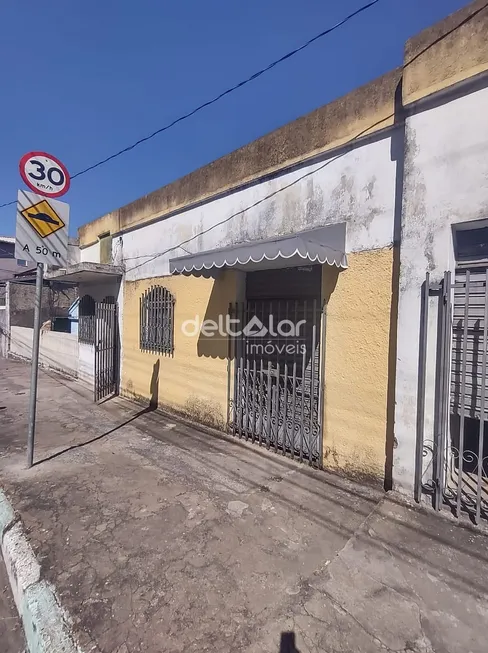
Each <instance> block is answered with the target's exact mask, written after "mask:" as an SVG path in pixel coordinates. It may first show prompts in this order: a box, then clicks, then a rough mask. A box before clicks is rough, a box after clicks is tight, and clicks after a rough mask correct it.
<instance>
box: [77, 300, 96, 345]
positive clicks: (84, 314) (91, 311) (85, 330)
mask: <svg viewBox="0 0 488 653" xmlns="http://www.w3.org/2000/svg"><path fill="white" fill-rule="evenodd" d="M78 340H79V341H80V342H84V343H86V344H88V345H94V344H95V300H94V299H93V297H92V296H91V295H83V297H82V298H81V299H80V303H79V306H78Z"/></svg>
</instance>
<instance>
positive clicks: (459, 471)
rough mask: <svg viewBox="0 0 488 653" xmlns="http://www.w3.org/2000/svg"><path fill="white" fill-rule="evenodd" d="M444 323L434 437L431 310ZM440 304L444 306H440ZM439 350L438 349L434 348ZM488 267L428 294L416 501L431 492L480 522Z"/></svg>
mask: <svg viewBox="0 0 488 653" xmlns="http://www.w3.org/2000/svg"><path fill="white" fill-rule="evenodd" d="M433 302H434V306H433V308H434V311H435V314H434V317H437V334H436V336H437V337H436V339H435V349H436V365H435V388H434V391H435V392H434V399H433V405H434V415H433V430H432V435H430V433H429V432H428V430H427V429H426V422H427V420H426V397H428V395H429V393H428V388H426V378H427V368H428V360H429V356H428V342H429V341H431V338H430V337H429V311H430V310H431V309H432V303H433ZM436 304H437V305H436ZM431 346H432V344H431ZM487 347H488V292H487V268H486V267H478V268H472V269H460V270H457V271H456V273H455V276H454V280H453V279H452V275H451V273H450V272H446V273H445V274H444V278H443V280H442V282H441V283H439V284H432V283H430V279H429V275H428V274H427V278H426V281H425V284H424V286H423V289H422V311H421V329H420V357H419V387H418V412H417V457H416V488H415V492H416V498H417V500H420V498H421V495H422V494H430V495H431V497H432V502H433V505H434V507H435V508H436V509H437V510H440V509H441V507H442V506H443V505H444V506H448V507H450V508H451V510H452V512H453V513H454V514H455V515H456V516H458V517H459V515H460V514H461V512H466V513H468V514H469V515H470V517H471V518H472V519H473V521H474V522H475V523H478V522H479V521H480V519H481V518H487V517H488V451H487V444H488V432H487V433H486V436H487V437H485V429H486V428H487V422H488V392H487V387H486V373H487Z"/></svg>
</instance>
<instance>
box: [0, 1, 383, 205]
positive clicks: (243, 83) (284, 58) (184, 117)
mask: <svg viewBox="0 0 488 653" xmlns="http://www.w3.org/2000/svg"><path fill="white" fill-rule="evenodd" d="M379 2H381V0H371V2H368V3H367V4H365V5H363V6H362V7H360V8H359V9H356V11H353V12H352V13H350V14H349V15H348V16H346V17H345V18H343V19H342V20H340V21H339V22H338V23H336V24H335V25H333V26H332V27H328V28H327V29H325V30H323V31H322V32H320V33H319V34H316V35H315V36H313V37H312V38H310V39H309V40H308V41H306V42H305V43H303V44H302V45H300V46H299V47H297V48H295V49H294V50H291V51H290V52H287V53H286V54H284V55H283V56H282V57H280V58H279V59H276V60H275V61H273V62H272V63H270V64H268V65H267V66H266V67H265V68H262V69H261V70H259V71H257V72H256V73H254V74H253V75H251V76H250V77H247V78H246V79H244V80H242V81H240V82H239V83H237V84H234V86H231V87H230V88H228V89H227V90H225V91H222V93H219V94H218V95H216V96H215V97H214V98H212V99H210V100H207V101H206V102H203V103H202V104H200V105H199V106H197V107H196V108H195V109H192V110H191V111H189V112H188V113H185V114H183V115H182V116H180V117H179V118H175V120H173V121H171V122H170V123H168V124H167V125H164V126H163V127H160V128H159V129H156V131H153V132H152V133H151V134H149V135H148V136H144V137H143V138H140V139H139V140H138V141H135V142H134V143H132V144H131V145H128V146H127V147H124V148H123V149H121V150H119V151H118V152H115V153H114V154H111V155H110V156H107V157H106V158H105V159H101V160H100V161H97V162H96V163H94V164H92V165H90V166H88V167H87V168H84V169H83V170H80V171H79V172H77V173H76V174H74V175H72V177H71V179H76V177H81V175H84V174H86V173H87V172H90V171H91V170H94V169H95V168H99V167H100V166H102V165H105V164H106V163H108V162H109V161H112V160H113V159H116V158H117V157H119V156H122V154H126V153H127V152H130V151H131V150H133V149H134V148H136V147H138V146H139V145H141V144H142V143H146V142H147V141H149V140H151V139H152V138H154V137H155V136H158V135H159V134H162V133H163V132H165V131H168V129H171V128H172V127H174V126H175V125H177V124H178V123H180V122H183V121H184V120H188V118H191V116H194V115H195V114H196V113H198V112H199V111H202V110H203V109H206V108H207V107H209V106H211V105H212V104H215V103H216V102H218V101H219V100H221V99H222V98H224V97H225V96H227V95H230V94H231V93H233V92H234V91H237V90H238V89H239V88H242V87H243V86H246V84H250V83H251V82H253V81H254V80H255V79H258V77H261V75H264V74H265V73H267V72H268V71H269V70H271V69H272V68H275V66H278V65H279V64H281V63H283V62H284V61H287V60H288V59H291V57H293V56H295V55H296V54H298V53H299V52H301V51H302V50H305V49H306V48H308V47H309V46H310V45H312V43H315V42H316V41H318V40H319V39H322V38H323V37H324V36H327V35H328V34H330V33H331V32H334V31H335V30H337V29H339V27H342V26H343V25H345V24H346V23H348V22H349V21H350V20H352V19H353V18H355V17H356V16H358V15H359V14H361V13H363V12H364V11H366V10H367V9H370V8H371V7H373V6H374V5H376V4H378V3H379ZM15 203H16V202H15V201H13V202H6V203H5V204H0V209H1V208H3V207H5V206H11V205H12V204H15Z"/></svg>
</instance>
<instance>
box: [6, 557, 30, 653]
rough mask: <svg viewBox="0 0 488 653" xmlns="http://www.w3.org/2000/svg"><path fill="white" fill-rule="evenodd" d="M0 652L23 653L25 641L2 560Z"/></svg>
mask: <svg viewBox="0 0 488 653" xmlns="http://www.w3.org/2000/svg"><path fill="white" fill-rule="evenodd" d="M0 647H1V648H0V650H1V651H2V653H23V652H24V651H25V640H24V635H23V632H22V624H21V622H20V619H19V615H18V614H17V610H16V609H15V604H14V599H13V596H12V591H11V589H10V585H9V581H8V577H7V573H6V571H5V566H4V565H3V563H2V561H1V558H0Z"/></svg>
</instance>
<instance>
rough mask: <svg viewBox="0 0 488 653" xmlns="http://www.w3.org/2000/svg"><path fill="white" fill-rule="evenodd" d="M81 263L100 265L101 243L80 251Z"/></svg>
mask: <svg viewBox="0 0 488 653" xmlns="http://www.w3.org/2000/svg"><path fill="white" fill-rule="evenodd" d="M80 261H81V262H82V263H100V243H99V242H96V243H95V244H93V245H90V246H89V247H85V248H83V249H80Z"/></svg>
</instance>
